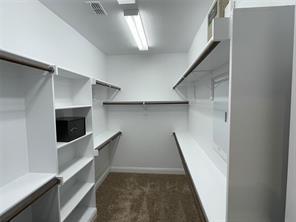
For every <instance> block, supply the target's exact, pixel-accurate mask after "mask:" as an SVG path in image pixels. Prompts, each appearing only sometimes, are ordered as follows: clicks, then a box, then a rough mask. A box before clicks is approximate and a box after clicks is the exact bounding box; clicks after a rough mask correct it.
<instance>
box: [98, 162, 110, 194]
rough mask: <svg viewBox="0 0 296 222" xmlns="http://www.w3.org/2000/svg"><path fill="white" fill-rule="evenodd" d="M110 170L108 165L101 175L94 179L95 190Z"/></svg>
mask: <svg viewBox="0 0 296 222" xmlns="http://www.w3.org/2000/svg"><path fill="white" fill-rule="evenodd" d="M109 172H110V167H108V168H107V169H106V170H105V172H104V173H103V174H102V176H101V177H100V178H99V179H98V180H97V181H96V184H95V189H96V190H97V189H98V188H99V186H101V184H102V183H103V182H104V180H105V179H106V177H107V176H108V174H109Z"/></svg>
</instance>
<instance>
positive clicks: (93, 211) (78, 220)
mask: <svg viewBox="0 0 296 222" xmlns="http://www.w3.org/2000/svg"><path fill="white" fill-rule="evenodd" d="M96 216H97V208H95V207H82V206H78V207H77V208H76V209H75V210H74V211H73V212H72V213H71V215H70V216H69V217H68V218H67V219H66V221H67V222H74V221H75V222H86V221H92V220H93V219H95V217H96Z"/></svg>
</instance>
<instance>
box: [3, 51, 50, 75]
mask: <svg viewBox="0 0 296 222" xmlns="http://www.w3.org/2000/svg"><path fill="white" fill-rule="evenodd" d="M0 60H4V61H7V62H11V63H15V64H19V65H23V66H28V67H31V68H35V69H40V70H43V71H47V72H49V73H53V72H54V67H52V66H50V65H48V64H45V63H42V62H38V61H35V60H32V59H29V58H26V57H23V56H19V55H16V54H13V53H10V52H6V51H3V50H0Z"/></svg>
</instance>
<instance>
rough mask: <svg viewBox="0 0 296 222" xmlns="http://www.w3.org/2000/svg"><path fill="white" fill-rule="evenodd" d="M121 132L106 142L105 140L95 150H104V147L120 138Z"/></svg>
mask: <svg viewBox="0 0 296 222" xmlns="http://www.w3.org/2000/svg"><path fill="white" fill-rule="evenodd" d="M121 134H122V132H118V133H116V134H115V135H114V136H112V137H110V138H109V139H108V140H106V141H105V142H104V143H102V144H101V145H100V146H98V147H96V150H98V151H101V150H102V149H104V148H105V147H106V145H108V144H109V143H111V142H112V141H113V140H115V139H116V138H117V137H119V136H121Z"/></svg>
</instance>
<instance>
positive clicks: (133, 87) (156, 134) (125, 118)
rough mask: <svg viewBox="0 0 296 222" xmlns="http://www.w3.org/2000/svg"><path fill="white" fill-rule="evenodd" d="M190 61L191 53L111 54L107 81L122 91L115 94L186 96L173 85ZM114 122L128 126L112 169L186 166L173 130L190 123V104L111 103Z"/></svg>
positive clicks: (122, 96)
mask: <svg viewBox="0 0 296 222" xmlns="http://www.w3.org/2000/svg"><path fill="white" fill-rule="evenodd" d="M186 65H187V57H186V54H162V55H141V56H139V55H123V56H110V57H107V76H108V81H109V82H113V83H115V84H118V85H120V86H121V87H122V91H121V92H120V93H119V94H118V96H117V97H116V98H115V100H181V98H180V97H179V96H178V95H177V94H176V92H175V91H174V90H173V89H172V86H173V84H174V83H175V82H176V80H177V78H178V77H179V76H180V75H181V73H182V72H183V71H184V69H185V67H186ZM107 109H108V126H109V128H120V129H121V130H122V132H123V135H122V137H121V138H120V141H119V145H118V147H117V149H116V150H115V154H114V159H113V164H112V167H113V170H117V171H133V172H138V171H139V172H164V173H169V172H181V171H182V166H181V162H180V157H179V154H178V152H177V147H176V145H175V142H174V139H173V137H172V132H173V130H174V129H180V130H184V129H186V128H187V111H188V110H187V107H186V106H184V105H181V106H180V105H172V106H149V107H142V106H133V107H131V106H125V107H118V106H116V107H109V108H107Z"/></svg>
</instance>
